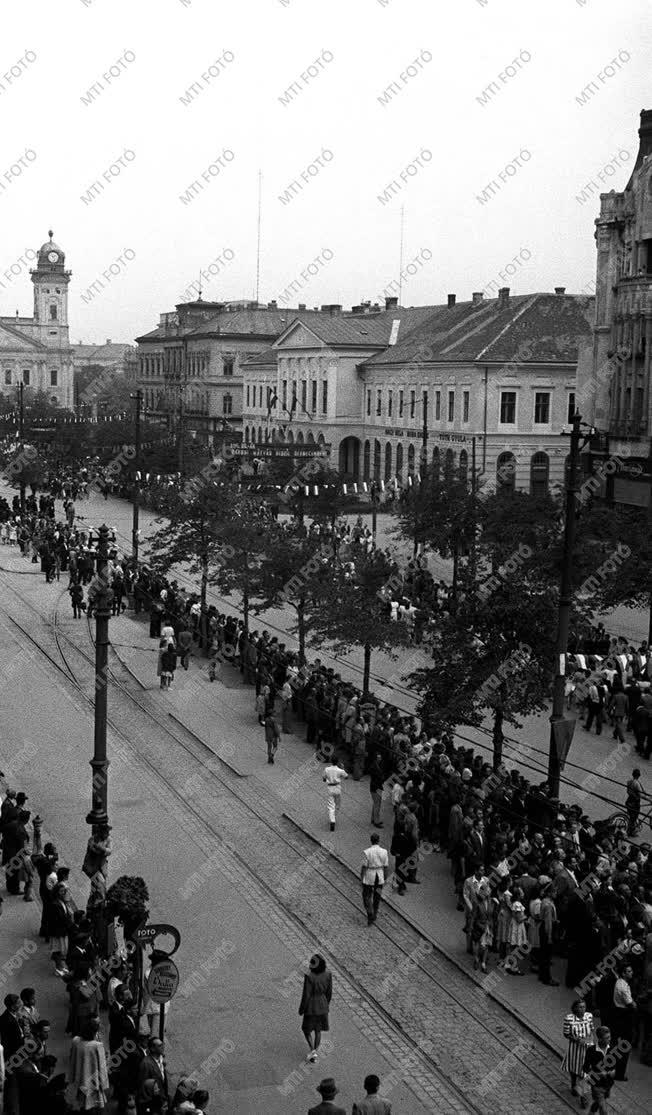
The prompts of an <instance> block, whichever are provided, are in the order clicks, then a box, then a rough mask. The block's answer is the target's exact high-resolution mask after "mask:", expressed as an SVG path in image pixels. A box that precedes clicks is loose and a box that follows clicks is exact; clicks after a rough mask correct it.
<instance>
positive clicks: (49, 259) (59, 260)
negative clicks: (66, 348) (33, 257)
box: [31, 230, 71, 345]
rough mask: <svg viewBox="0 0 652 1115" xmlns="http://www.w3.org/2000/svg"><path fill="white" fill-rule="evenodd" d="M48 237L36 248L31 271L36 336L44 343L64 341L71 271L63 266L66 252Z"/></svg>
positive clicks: (65, 341)
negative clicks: (37, 333)
mask: <svg viewBox="0 0 652 1115" xmlns="http://www.w3.org/2000/svg"><path fill="white" fill-rule="evenodd" d="M48 236H49V237H50V239H49V240H48V241H46V243H45V244H42V245H41V247H40V248H39V252H38V259H37V263H36V268H35V269H34V270H33V271H32V272H31V279H32V282H33V284H34V324H35V325H37V326H38V327H39V334H40V336H39V340H40V341H41V342H42V343H43V344H46V345H59V344H60V343H62V342H63V343H64V344H67V337H68V283H69V282H70V276H71V272H70V271H66V269H65V258H66V257H65V253H64V252H63V251H62V249H61V248H60V247H59V245H58V244H55V243H54V241H53V239H52V236H53V233H52V230H50V231H49V232H48Z"/></svg>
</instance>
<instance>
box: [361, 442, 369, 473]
mask: <svg viewBox="0 0 652 1115" xmlns="http://www.w3.org/2000/svg"><path fill="white" fill-rule="evenodd" d="M370 474H371V443H370V442H369V441H365V443H364V450H363V454H362V479H363V480H368V479H369V477H370Z"/></svg>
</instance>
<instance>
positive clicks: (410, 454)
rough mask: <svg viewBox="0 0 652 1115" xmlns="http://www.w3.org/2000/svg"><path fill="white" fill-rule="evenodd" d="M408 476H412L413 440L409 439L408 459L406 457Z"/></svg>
mask: <svg viewBox="0 0 652 1115" xmlns="http://www.w3.org/2000/svg"><path fill="white" fill-rule="evenodd" d="M407 470H408V476H414V442H413V441H411V442H410V444H409V445H408V459H407Z"/></svg>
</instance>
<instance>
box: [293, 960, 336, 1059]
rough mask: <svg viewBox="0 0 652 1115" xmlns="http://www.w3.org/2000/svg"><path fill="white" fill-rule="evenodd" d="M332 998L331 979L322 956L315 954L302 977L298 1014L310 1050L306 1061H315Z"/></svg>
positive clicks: (325, 1030) (326, 1029)
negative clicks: (308, 968) (301, 1018)
mask: <svg viewBox="0 0 652 1115" xmlns="http://www.w3.org/2000/svg"><path fill="white" fill-rule="evenodd" d="M332 996H333V977H332V975H331V973H330V972H329V970H328V968H327V967H326V961H325V960H324V958H323V956H320V955H319V953H315V954H314V955H313V956H311V957H310V971H309V972H306V974H305V975H304V977H303V991H302V993H301V1002H300V1003H299V1014H300V1015H302V1017H303V1022H302V1023H301V1030H302V1032H303V1036H304V1037H305V1039H306V1041H307V1042H308V1046H309V1049H310V1052H309V1053H308V1057H307V1060H308V1061H311V1062H312V1061H316V1060H317V1050H318V1049H319V1046H320V1044H321V1036H322V1033H328V1029H329V1026H328V1012H329V1009H330V1002H331V998H332Z"/></svg>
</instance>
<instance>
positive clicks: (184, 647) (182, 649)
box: [177, 623, 192, 670]
mask: <svg viewBox="0 0 652 1115" xmlns="http://www.w3.org/2000/svg"><path fill="white" fill-rule="evenodd" d="M177 643H178V646H179V658H180V660H181V665H182V666H183V668H184V670H187V669H188V662H189V661H190V652H191V650H192V631H191V630H190V628H189V627H188V625H187V624H185V623H184V625H183V627H182V628H181V630H180V631H179V637H178V639H177Z"/></svg>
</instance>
